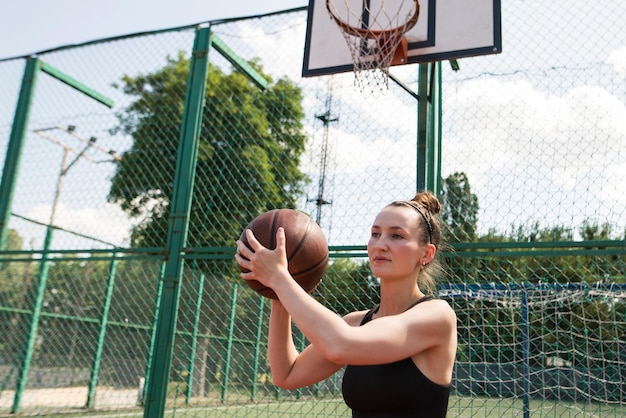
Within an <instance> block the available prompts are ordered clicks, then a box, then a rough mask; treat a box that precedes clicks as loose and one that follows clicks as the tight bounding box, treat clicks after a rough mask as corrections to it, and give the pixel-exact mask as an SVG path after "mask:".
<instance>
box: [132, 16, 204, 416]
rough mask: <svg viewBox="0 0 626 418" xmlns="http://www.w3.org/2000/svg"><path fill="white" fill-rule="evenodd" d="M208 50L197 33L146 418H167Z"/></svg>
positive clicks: (149, 382) (179, 154) (173, 200)
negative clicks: (168, 388)
mask: <svg viewBox="0 0 626 418" xmlns="http://www.w3.org/2000/svg"><path fill="white" fill-rule="evenodd" d="M210 44H211V31H210V28H209V27H206V28H199V29H198V30H197V32H196V37H195V40H194V45H193V52H192V57H191V62H190V70H189V78H188V81H187V91H186V93H185V106H184V111H183V120H182V123H181V133H180V141H179V145H178V153H177V155H178V156H177V162H176V175H175V178H174V188H173V193H172V203H171V206H170V213H169V218H170V219H169V227H168V233H167V246H166V248H167V249H166V251H167V255H166V260H167V262H166V266H165V275H164V277H163V290H162V293H161V300H160V301H159V302H160V306H159V316H158V318H157V330H156V335H155V344H154V347H153V351H152V356H151V357H152V364H151V366H150V372H149V374H148V384H149V386H148V388H147V396H146V400H145V408H144V417H145V418H149V417H153V418H157V417H162V416H163V415H164V413H165V401H166V397H167V386H168V383H169V375H170V367H171V365H172V355H173V351H174V338H175V333H176V320H177V316H178V303H179V298H180V281H181V279H182V273H183V261H184V259H183V250H184V246H185V245H186V241H187V233H188V229H189V213H190V211H191V201H192V196H193V185H194V179H195V171H196V160H197V152H198V142H199V131H200V125H201V123H202V111H203V108H204V97H205V90H206V82H207V71H208V67H209V48H210Z"/></svg>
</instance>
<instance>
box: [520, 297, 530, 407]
mask: <svg viewBox="0 0 626 418" xmlns="http://www.w3.org/2000/svg"><path fill="white" fill-rule="evenodd" d="M521 309H522V387H523V394H522V396H523V403H524V418H529V417H530V352H529V351H530V341H529V338H530V334H529V332H530V326H529V315H528V293H527V292H526V288H522V306H521Z"/></svg>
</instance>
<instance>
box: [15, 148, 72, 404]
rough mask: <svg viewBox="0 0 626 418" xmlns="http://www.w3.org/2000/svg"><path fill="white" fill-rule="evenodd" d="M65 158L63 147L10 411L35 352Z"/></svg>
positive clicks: (19, 398)
mask: <svg viewBox="0 0 626 418" xmlns="http://www.w3.org/2000/svg"><path fill="white" fill-rule="evenodd" d="M67 158H68V150H67V149H65V152H64V153H63V161H62V162H61V171H60V173H59V178H58V180H57V186H56V190H55V193H54V202H53V203H52V212H51V213H50V221H49V222H48V226H47V228H46V237H45V239H44V242H43V250H42V253H41V260H40V264H39V274H38V275H37V282H36V289H35V301H34V305H33V312H32V315H31V319H30V329H29V331H28V338H27V341H26V347H25V348H24V358H23V360H22V367H21V369H20V373H19V375H18V378H17V385H16V389H15V397H14V400H13V407H12V412H13V413H18V412H19V411H20V404H21V400H22V395H23V393H24V390H25V389H26V382H27V380H28V372H29V371H30V366H31V363H32V359H33V355H34V354H35V342H36V341H37V334H38V332H39V322H40V320H41V312H42V310H43V301H44V298H45V295H46V286H47V282H48V271H49V270H50V247H51V246H52V237H53V236H54V219H55V215H56V210H57V203H58V201H59V196H60V195H61V187H62V185H63V178H64V177H65V174H66V173H67Z"/></svg>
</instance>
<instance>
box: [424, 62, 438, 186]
mask: <svg viewBox="0 0 626 418" xmlns="http://www.w3.org/2000/svg"><path fill="white" fill-rule="evenodd" d="M440 69H441V62H435V63H431V64H430V86H429V91H430V94H429V97H430V103H429V104H430V105H429V117H428V145H427V149H426V153H427V157H426V189H427V190H430V191H431V192H433V193H435V194H438V189H439V188H438V187H437V185H438V183H439V182H438V177H439V172H440V166H439V158H440V155H439V151H440V144H441V140H440V139H441V124H440V121H441V106H440V101H441V95H440V85H441V83H440V76H441V72H440Z"/></svg>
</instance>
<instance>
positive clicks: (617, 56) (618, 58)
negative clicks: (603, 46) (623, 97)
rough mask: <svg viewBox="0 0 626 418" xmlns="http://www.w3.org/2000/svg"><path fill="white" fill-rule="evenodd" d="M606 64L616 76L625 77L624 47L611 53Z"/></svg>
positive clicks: (625, 59) (625, 51) (625, 54)
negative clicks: (613, 69)
mask: <svg viewBox="0 0 626 418" xmlns="http://www.w3.org/2000/svg"><path fill="white" fill-rule="evenodd" d="M606 62H607V64H610V65H612V66H613V67H614V68H615V71H617V73H618V74H621V75H626V47H623V48H619V49H616V50H615V51H613V52H611V55H609V58H608V59H607V60H606Z"/></svg>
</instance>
